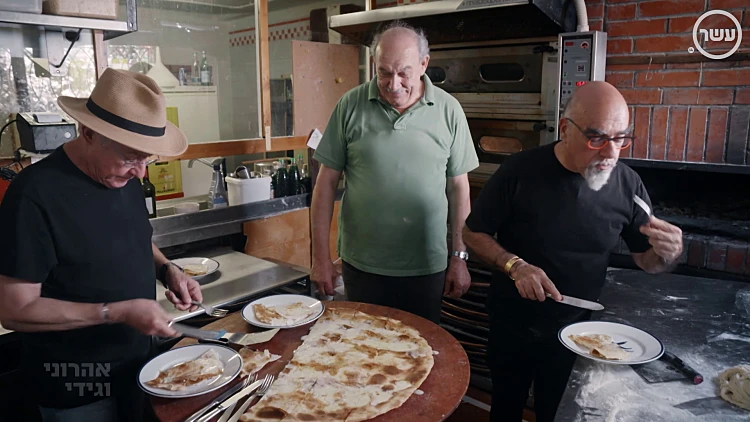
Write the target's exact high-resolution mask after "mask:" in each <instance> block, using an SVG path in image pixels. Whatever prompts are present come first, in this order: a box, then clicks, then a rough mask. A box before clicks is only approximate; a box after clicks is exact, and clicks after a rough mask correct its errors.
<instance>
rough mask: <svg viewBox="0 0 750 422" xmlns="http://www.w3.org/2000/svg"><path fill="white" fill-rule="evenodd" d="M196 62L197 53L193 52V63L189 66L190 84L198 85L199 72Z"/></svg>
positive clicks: (199, 79) (199, 80)
mask: <svg viewBox="0 0 750 422" xmlns="http://www.w3.org/2000/svg"><path fill="white" fill-rule="evenodd" d="M199 66H200V65H199V64H198V53H193V65H192V66H191V67H190V81H191V82H192V85H200V83H201V73H200V69H199Z"/></svg>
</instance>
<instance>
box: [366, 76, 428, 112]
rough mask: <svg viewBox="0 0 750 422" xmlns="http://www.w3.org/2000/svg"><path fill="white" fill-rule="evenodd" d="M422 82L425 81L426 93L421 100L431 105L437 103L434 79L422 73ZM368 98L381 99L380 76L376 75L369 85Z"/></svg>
mask: <svg viewBox="0 0 750 422" xmlns="http://www.w3.org/2000/svg"><path fill="white" fill-rule="evenodd" d="M422 82H424V95H422V99H421V101H424V102H425V103H427V104H429V105H434V104H435V86H434V85H433V84H432V81H430V78H429V77H427V73H425V74H424V75H422ZM367 99H368V100H379V99H380V92H379V91H378V76H377V75H375V76H373V78H372V79H371V80H370V86H369V87H368V96H367Z"/></svg>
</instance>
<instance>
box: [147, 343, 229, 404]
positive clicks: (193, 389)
mask: <svg viewBox="0 0 750 422" xmlns="http://www.w3.org/2000/svg"><path fill="white" fill-rule="evenodd" d="M209 349H213V350H215V351H216V352H217V353H218V354H219V357H220V359H221V361H222V362H223V363H224V373H223V374H221V375H219V376H217V377H214V378H212V379H208V380H206V381H203V382H201V383H199V384H196V385H192V386H190V387H188V388H186V389H184V390H181V391H170V390H163V389H161V388H154V387H151V386H149V385H148V384H146V382H148V381H151V380H152V379H154V378H156V377H158V376H159V371H166V370H167V369H169V368H171V367H173V366H175V365H179V364H181V363H183V362H187V361H189V360H193V359H196V358H198V357H199V356H200V355H202V354H204V353H206V352H207V351H208V350H209ZM241 369H242V357H240V354H239V353H237V352H236V351H234V350H233V349H231V348H229V347H226V346H221V345H218V344H216V345H214V344H194V345H190V346H184V347H178V348H176V349H172V350H169V351H167V352H164V353H162V354H160V355H159V356H156V357H155V358H153V359H151V360H150V361H149V362H148V363H147V364H145V365H143V368H141V372H140V373H139V374H138V385H139V386H140V387H141V389H142V390H143V391H145V392H147V393H148V394H151V395H153V396H157V397H168V398H183V397H194V396H199V395H201V394H205V393H208V392H211V391H214V390H216V389H218V388H221V387H222V386H224V385H226V384H227V383H228V382H229V381H232V380H233V379H234V377H236V376H237V375H239V373H240V370H241Z"/></svg>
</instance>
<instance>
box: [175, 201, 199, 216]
mask: <svg viewBox="0 0 750 422" xmlns="http://www.w3.org/2000/svg"><path fill="white" fill-rule="evenodd" d="M200 209H201V204H199V203H197V202H183V203H182V204H177V205H175V206H174V212H175V214H188V213H191V212H198V211H199V210H200Z"/></svg>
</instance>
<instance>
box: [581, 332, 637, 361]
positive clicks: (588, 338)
mask: <svg viewBox="0 0 750 422" xmlns="http://www.w3.org/2000/svg"><path fill="white" fill-rule="evenodd" d="M568 338H570V339H571V340H573V341H574V342H575V343H576V344H578V345H580V346H583V347H585V348H587V349H589V353H591V355H592V356H595V357H598V358H600V359H608V360H623V359H625V358H627V357H628V352H627V351H625V350H623V349H622V348H621V347H620V346H618V345H617V344H616V343H614V342H613V341H612V337H610V336H608V335H606V334H588V335H585V336H579V335H575V334H571V335H570V336H568Z"/></svg>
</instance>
